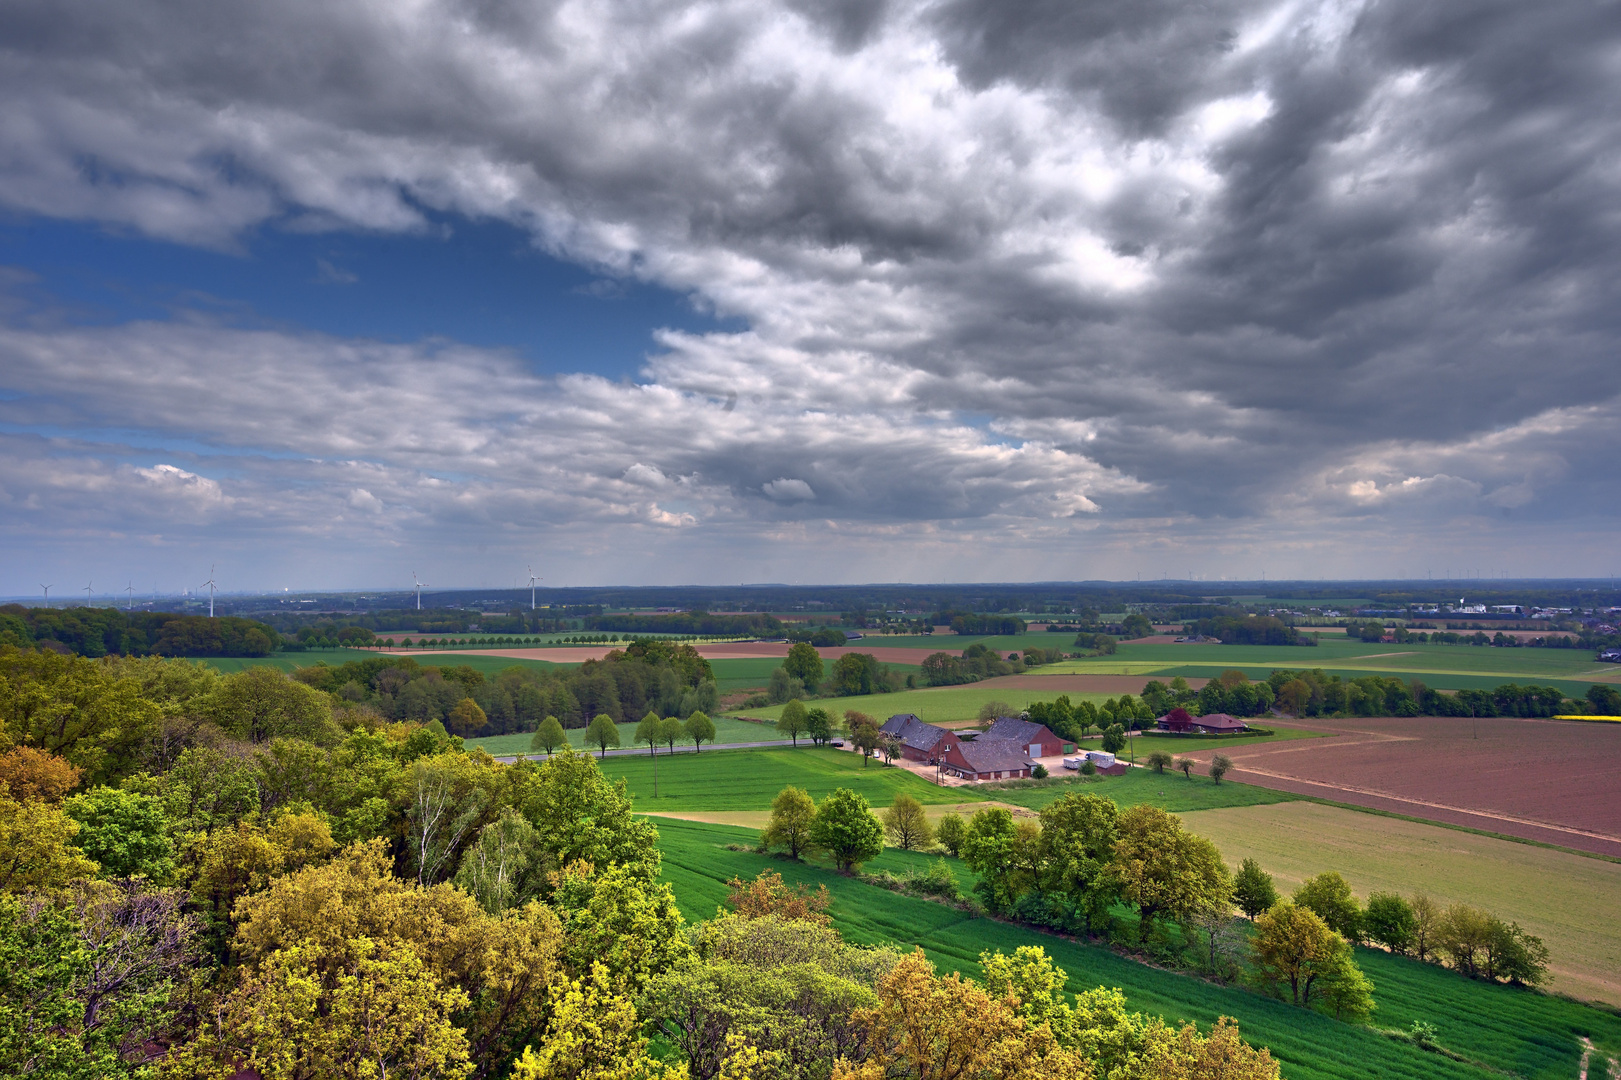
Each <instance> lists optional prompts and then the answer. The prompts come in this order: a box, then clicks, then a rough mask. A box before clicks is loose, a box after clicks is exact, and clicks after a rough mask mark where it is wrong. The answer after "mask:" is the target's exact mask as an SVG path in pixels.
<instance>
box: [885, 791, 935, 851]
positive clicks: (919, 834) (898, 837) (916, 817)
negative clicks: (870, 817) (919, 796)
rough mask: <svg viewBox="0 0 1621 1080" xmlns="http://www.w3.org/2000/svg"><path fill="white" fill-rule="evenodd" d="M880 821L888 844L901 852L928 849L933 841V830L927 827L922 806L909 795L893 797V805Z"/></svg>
mask: <svg viewBox="0 0 1621 1080" xmlns="http://www.w3.org/2000/svg"><path fill="white" fill-rule="evenodd" d="M882 821H883V823H884V833H885V835H887V836H888V837H889V842H890V843H891V844H894V845H895V846H896V847H898V848H900V849H901V850H902V851H912V850H914V849H916V848H923V847H928V846H929V844H930V843H931V842H932V841H933V840H934V830H933V829H932V828H930V827H929V817H928V815H927V814H926V813H925V812H924V810H923V804H922V803H920V802H918V801H917V800H916V799H914V798H912V796H910V795H897V796H895V801H894V803H892V804H891V805H890V807H889V809H888V810H885V811H884V813H883V817H882Z"/></svg>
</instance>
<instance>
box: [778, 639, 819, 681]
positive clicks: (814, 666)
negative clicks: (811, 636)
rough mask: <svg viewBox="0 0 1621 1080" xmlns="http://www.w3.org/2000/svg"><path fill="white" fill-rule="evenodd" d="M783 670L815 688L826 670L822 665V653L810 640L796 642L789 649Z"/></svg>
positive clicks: (783, 663)
mask: <svg viewBox="0 0 1621 1080" xmlns="http://www.w3.org/2000/svg"><path fill="white" fill-rule="evenodd" d="M782 670H784V671H786V672H787V673H788V674H789V675H790V676H792V677H793V678H796V679H798V680H799V681H800V682H802V683H804V684H805V685H806V686H807V687H809V688H811V689H812V690H814V689H815V688H816V685H817V684H818V683H820V682H821V681H822V673H823V671H824V670H825V668H824V667H823V665H822V654H821V653H819V652H817V651H816V646H814V645H811V644H810V643H808V642H804V641H800V642H796V643H795V644H794V645H793V646H791V647H790V648H789V649H788V656H787V658H786V659H785V660H783V662H782Z"/></svg>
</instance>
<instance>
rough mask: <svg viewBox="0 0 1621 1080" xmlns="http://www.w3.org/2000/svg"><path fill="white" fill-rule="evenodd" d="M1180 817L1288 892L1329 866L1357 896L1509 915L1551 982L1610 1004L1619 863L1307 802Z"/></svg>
mask: <svg viewBox="0 0 1621 1080" xmlns="http://www.w3.org/2000/svg"><path fill="white" fill-rule="evenodd" d="M1183 821H1184V823H1185V824H1186V825H1187V827H1188V828H1189V829H1191V830H1193V831H1194V832H1196V833H1198V834H1199V835H1200V836H1203V837H1206V838H1208V839H1209V840H1211V841H1213V842H1214V843H1215V845H1216V846H1217V847H1218V848H1220V849H1221V853H1222V855H1224V856H1225V857H1226V859H1227V861H1228V862H1229V863H1231V864H1234V865H1236V864H1237V863H1238V862H1239V861H1241V860H1243V859H1246V858H1253V859H1255V860H1256V861H1257V862H1259V863H1260V864H1261V865H1262V866H1263V867H1265V868H1266V869H1267V871H1268V872H1270V873H1271V874H1273V875H1274V876H1275V877H1276V879H1277V882H1278V887H1279V889H1280V891H1284V892H1288V891H1290V890H1292V889H1294V888H1295V886H1297V885H1299V884H1300V882H1302V881H1304V880H1305V879H1306V878H1308V877H1310V876H1311V875H1313V874H1318V873H1322V872H1323V871H1325V870H1338V871H1339V872H1340V873H1342V874H1344V875H1345V879H1346V880H1347V881H1349V882H1350V883H1351V887H1352V888H1353V889H1354V890H1355V891H1356V893H1357V895H1358V896H1360V897H1362V898H1363V899H1366V898H1367V895H1368V893H1370V892H1374V891H1384V892H1398V893H1401V894H1402V895H1404V896H1406V895H1411V894H1412V893H1413V892H1416V891H1420V890H1422V891H1424V892H1427V893H1429V894H1430V895H1431V896H1434V897H1435V898H1436V899H1437V900H1440V901H1442V902H1444V903H1452V902H1454V901H1458V902H1463V903H1468V904H1473V905H1476V906H1478V907H1483V908H1485V909H1486V910H1488V911H1491V912H1494V913H1496V914H1497V915H1498V916H1500V917H1501V918H1504V919H1507V920H1511V921H1515V922H1518V923H1519V924H1520V925H1521V926H1523V927H1525V928H1526V929H1527V930H1529V931H1530V932H1531V933H1533V934H1536V935H1537V936H1538V937H1540V938H1542V939H1543V941H1544V942H1546V943H1547V946H1548V949H1549V952H1550V954H1551V970H1552V973H1553V976H1554V982H1553V988H1554V989H1556V990H1560V991H1563V992H1565V993H1568V994H1572V995H1575V996H1576V997H1581V998H1591V999H1595V1000H1599V1001H1607V1002H1609V1003H1610V1004H1612V1005H1621V925H1617V924H1616V922H1615V920H1613V919H1609V918H1603V917H1599V918H1595V913H1596V912H1601V911H1612V912H1613V911H1621V863H1613V862H1606V861H1604V860H1602V859H1591V858H1586V857H1584V856H1581V855H1574V854H1571V853H1569V852H1565V851H1555V850H1553V849H1550V848H1545V847H1536V846H1533V845H1530V844H1516V843H1514V842H1512V841H1509V840H1499V839H1497V838H1495V837H1490V836H1479V835H1476V834H1474V833H1467V832H1462V831H1460V830H1457V829H1440V828H1436V827H1435V826H1433V825H1424V824H1420V823H1418V822H1414V821H1403V820H1401V819H1399V818H1388V817H1379V816H1375V815H1371V814H1364V813H1360V812H1358V811H1355V810H1347V809H1344V808H1342V807H1337V806H1325V805H1323V804H1321V803H1314V802H1292V803H1280V804H1274V805H1270V806H1247V807H1238V808H1233V809H1221V810H1201V811H1198V812H1195V813H1190V814H1188V815H1186V816H1185V817H1184V819H1183Z"/></svg>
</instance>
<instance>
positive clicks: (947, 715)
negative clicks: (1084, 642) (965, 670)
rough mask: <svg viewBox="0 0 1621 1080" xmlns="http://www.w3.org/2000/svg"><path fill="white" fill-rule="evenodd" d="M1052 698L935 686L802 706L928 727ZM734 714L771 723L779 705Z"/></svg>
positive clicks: (1099, 700)
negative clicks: (992, 707) (907, 717)
mask: <svg viewBox="0 0 1621 1080" xmlns="http://www.w3.org/2000/svg"><path fill="white" fill-rule="evenodd" d="M1042 670H1046V669H1045V668H1044V669H1042ZM1053 696H1054V694H1053V692H1052V691H1051V690H1045V691H1044V690H1040V689H1030V690H1018V689H1014V688H1013V687H1009V686H997V687H985V686H976V685H975V684H973V683H969V684H968V685H966V686H936V687H931V688H929V689H927V690H900V691H897V692H896V693H893V694H861V695H859V696H856V697H841V698H823V699H819V700H816V701H808V702H806V703H805V704H806V705H807V706H810V707H814V706H818V705H820V706H821V707H822V708H824V709H827V710H828V711H829V712H831V713H833V714H834V715H835V716H843V715H844V712H845V710H846V709H854V710H856V711H857V712H864V713H866V714H867V715H868V716H875V717H877V718H878V719H879V720H887V719H889V718H890V717H891V716H894V715H895V714H896V713H915V714H916V715H918V716H919V717H921V718H922V719H924V720H926V721H928V722H929V723H931V724H944V723H949V722H951V721H954V720H972V719H974V718H975V717H976V716H978V715H979V707H980V706H981V705H983V704H985V703H986V702H987V701H1003V702H1006V703H1007V704H1009V705H1011V706H1013V708H1014V709H1026V708H1029V706H1030V703H1031V702H1032V701H1051V700H1052V698H1053ZM1110 696H1111V695H1109V694H1070V695H1069V699H1070V701H1090V702H1092V703H1093V704H1094V705H1101V704H1103V703H1104V702H1105V701H1107V700H1109V698H1110ZM734 712H737V713H739V714H747V715H749V716H755V717H759V718H761V719H764V720H773V721H774V720H776V719H777V717H779V716H781V715H782V706H781V705H767V706H765V707H763V708H758V709H737V710H734Z"/></svg>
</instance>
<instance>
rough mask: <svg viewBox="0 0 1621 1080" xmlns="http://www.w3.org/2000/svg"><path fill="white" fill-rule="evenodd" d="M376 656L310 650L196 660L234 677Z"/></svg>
mask: <svg viewBox="0 0 1621 1080" xmlns="http://www.w3.org/2000/svg"><path fill="white" fill-rule="evenodd" d="M376 655H377V654H376V653H375V652H372V651H371V650H369V649H311V650H309V651H308V652H298V653H271V654H270V655H269V656H208V657H198V658H197V659H199V660H201V661H202V662H203V663H205V664H207V665H208V666H209V667H211V668H215V669H217V670H219V671H223V672H224V673H225V674H227V675H234V674H236V673H237V672H238V671H244V670H246V669H247V668H250V667H265V666H268V667H273V668H277V669H279V670H281V671H292V670H293V669H294V668H301V667H308V666H309V665H311V664H314V663H318V662H323V661H324V662H325V663H328V664H331V665H333V666H334V667H335V666H337V665H338V664H347V663H348V662H349V661H351V660H364V659H366V658H367V657H368V656H376Z"/></svg>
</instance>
